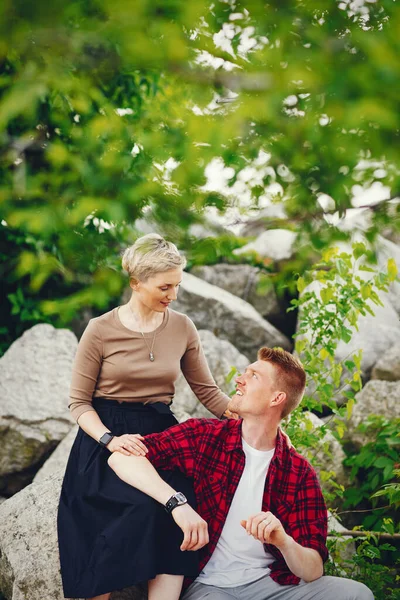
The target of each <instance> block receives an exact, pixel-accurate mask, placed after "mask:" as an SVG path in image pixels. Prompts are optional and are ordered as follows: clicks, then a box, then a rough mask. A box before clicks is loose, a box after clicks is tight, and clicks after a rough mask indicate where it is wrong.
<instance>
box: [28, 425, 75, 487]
mask: <svg viewBox="0 0 400 600" xmlns="http://www.w3.org/2000/svg"><path fill="white" fill-rule="evenodd" d="M77 432H78V425H76V426H75V427H73V428H72V429H71V431H70V432H69V434H68V435H67V436H65V438H64V439H63V440H62V442H60V443H59V444H58V446H57V448H56V449H55V450H54V452H53V454H51V455H50V458H48V459H47V460H46V462H45V463H44V465H43V467H42V468H41V469H39V471H38V472H37V473H36V475H35V477H34V479H33V481H34V483H39V482H42V481H44V480H45V479H48V478H49V477H61V476H63V475H64V472H65V467H66V466H67V460H68V457H69V454H70V452H71V448H72V444H73V443H74V441H75V438H76V434H77Z"/></svg>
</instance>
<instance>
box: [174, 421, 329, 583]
mask: <svg viewBox="0 0 400 600" xmlns="http://www.w3.org/2000/svg"><path fill="white" fill-rule="evenodd" d="M204 421H205V420H204ZM191 422H193V423H194V424H195V423H198V424H199V427H198V429H197V428H196V429H197V431H196V436H198V435H199V434H200V440H201V441H200V443H199V438H197V444H196V445H197V446H198V448H199V455H198V462H197V467H196V469H195V472H194V476H195V492H196V497H197V501H198V512H199V514H200V515H201V516H202V517H203V518H204V519H205V520H206V521H207V523H208V528H209V536H210V541H209V544H207V546H205V547H204V548H203V549H202V550H201V551H200V557H201V558H200V571H201V570H202V569H203V568H204V566H205V565H206V564H207V562H208V561H209V559H210V557H211V555H212V553H213V552H214V550H215V547H216V545H217V543H218V539H219V537H220V535H221V532H222V529H223V526H224V523H225V520H226V517H227V514H228V511H229V507H230V505H231V502H232V499H233V496H234V493H235V491H236V488H237V486H238V483H239V480H240V478H241V476H242V473H243V469H244V466H245V455H244V452H243V447H242V420H239V421H235V420H233V419H230V420H227V421H216V420H213V424H214V426H213V427H204V432H201V429H202V427H201V425H200V423H199V421H198V420H197V419H193V420H191V421H188V422H187V424H188V425H189V423H191ZM207 422H208V423H210V421H207ZM181 427H182V425H181ZM202 448H203V450H202ZM218 452H219V460H216V457H217V456H218ZM262 510H263V511H271V512H272V513H273V514H274V515H275V516H276V517H278V518H279V519H280V521H281V523H282V525H283V526H284V528H285V531H286V532H287V533H288V534H289V535H291V536H292V537H293V538H294V539H295V540H296V541H297V542H298V543H300V544H301V545H303V546H306V547H308V548H314V549H315V550H317V551H318V552H319V553H320V555H321V557H322V559H323V560H324V561H325V560H326V559H327V557H328V551H327V548H326V545H325V542H326V535H327V511H326V506H325V503H324V500H323V496H322V493H321V489H320V486H319V483H318V480H317V477H316V474H315V472H314V470H313V469H312V467H311V466H310V464H309V463H308V462H307V461H306V459H305V458H303V457H302V456H301V455H299V454H298V453H297V452H296V451H295V450H294V448H290V449H289V448H288V446H287V444H286V441H285V439H284V437H283V435H282V433H281V432H280V430H278V435H277V439H276V446H275V453H274V456H273V458H272V461H271V464H270V467H269V470H268V474H267V478H266V481H265V488H264V495H263V502H262ZM249 516H250V515H249ZM264 547H265V550H268V552H270V553H271V554H272V555H273V556H274V557H275V558H276V561H275V562H274V563H273V564H272V565H271V578H272V579H273V580H274V581H276V582H277V583H279V584H281V585H297V584H298V583H299V582H300V579H299V578H298V577H296V576H295V575H294V574H293V573H292V572H291V571H290V570H289V569H288V567H287V565H286V562H285V560H284V558H283V556H282V554H281V553H280V551H279V550H278V549H277V548H276V546H273V545H269V544H265V545H264ZM192 581H193V579H189V578H186V579H185V584H184V589H185V588H186V587H188V585H190V583H191V582H192Z"/></svg>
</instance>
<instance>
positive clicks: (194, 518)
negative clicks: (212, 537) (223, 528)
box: [171, 504, 209, 550]
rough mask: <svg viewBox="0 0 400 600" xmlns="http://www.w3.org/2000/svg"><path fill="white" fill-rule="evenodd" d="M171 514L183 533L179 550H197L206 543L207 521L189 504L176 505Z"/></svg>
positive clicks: (207, 539)
mask: <svg viewBox="0 0 400 600" xmlns="http://www.w3.org/2000/svg"><path fill="white" fill-rule="evenodd" d="M171 514H172V516H173V518H174V521H175V523H176V524H177V525H178V526H179V527H180V528H181V529H182V531H183V533H184V538H183V542H182V544H181V550H199V549H200V548H202V547H203V546H205V545H206V544H208V541H209V538H208V527H207V523H206V522H205V520H204V519H202V518H201V517H200V515H198V514H197V512H196V511H195V510H193V508H192V507H191V506H189V504H183V505H182V506H177V507H176V508H174V510H173V511H172V513H171Z"/></svg>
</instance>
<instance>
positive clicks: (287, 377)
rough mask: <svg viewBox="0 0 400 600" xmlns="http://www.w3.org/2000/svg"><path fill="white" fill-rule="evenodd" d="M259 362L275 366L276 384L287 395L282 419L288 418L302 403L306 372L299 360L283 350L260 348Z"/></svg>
mask: <svg viewBox="0 0 400 600" xmlns="http://www.w3.org/2000/svg"><path fill="white" fill-rule="evenodd" d="M257 358H258V360H265V361H267V362H270V363H272V364H273V365H274V366H275V371H276V382H277V384H278V385H279V386H280V388H281V391H282V392H285V394H286V402H285V404H284V406H283V409H282V413H281V418H282V419H284V418H285V417H287V416H288V415H289V414H290V413H291V412H292V411H293V410H294V409H295V408H297V407H298V405H299V404H300V402H301V399H302V397H303V394H304V389H305V387H306V372H305V370H304V367H303V365H302V364H301V362H300V361H299V359H298V358H296V357H295V356H293V354H290V352H286V350H283V349H282V348H266V347H264V348H260V350H259V351H258V355H257Z"/></svg>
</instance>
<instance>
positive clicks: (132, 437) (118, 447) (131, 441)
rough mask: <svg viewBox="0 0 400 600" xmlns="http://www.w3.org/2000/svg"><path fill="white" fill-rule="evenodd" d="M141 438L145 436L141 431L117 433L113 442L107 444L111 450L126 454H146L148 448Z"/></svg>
mask: <svg viewBox="0 0 400 600" xmlns="http://www.w3.org/2000/svg"><path fill="white" fill-rule="evenodd" d="M141 440H144V437H143V436H142V435H140V434H139V433H125V434H124V435H116V436H115V437H113V439H112V440H111V442H110V443H109V444H107V448H108V450H109V451H110V452H120V453H121V454H125V456H130V455H131V454H133V455H134V456H146V454H147V452H148V450H147V448H146V446H145V445H144V444H143V442H142V441H141Z"/></svg>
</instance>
